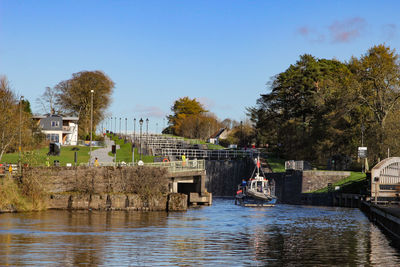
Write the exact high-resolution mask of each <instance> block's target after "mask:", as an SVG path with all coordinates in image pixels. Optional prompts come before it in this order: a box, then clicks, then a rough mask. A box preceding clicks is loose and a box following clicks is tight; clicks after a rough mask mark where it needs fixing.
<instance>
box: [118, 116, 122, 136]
mask: <svg viewBox="0 0 400 267" xmlns="http://www.w3.org/2000/svg"><path fill="white" fill-rule="evenodd" d="M121 134H122V132H121V118H119V131H118V135H121Z"/></svg>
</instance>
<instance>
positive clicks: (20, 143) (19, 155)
mask: <svg viewBox="0 0 400 267" xmlns="http://www.w3.org/2000/svg"><path fill="white" fill-rule="evenodd" d="M22 101H24V96H23V95H22V96H21V97H20V100H19V147H18V165H19V171H20V172H21V152H22V141H21V139H22Z"/></svg>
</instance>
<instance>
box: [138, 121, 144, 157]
mask: <svg viewBox="0 0 400 267" xmlns="http://www.w3.org/2000/svg"><path fill="white" fill-rule="evenodd" d="M139 125H140V136H139V138H140V153H139V154H140V160H142V125H143V119H142V118H140V121H139Z"/></svg>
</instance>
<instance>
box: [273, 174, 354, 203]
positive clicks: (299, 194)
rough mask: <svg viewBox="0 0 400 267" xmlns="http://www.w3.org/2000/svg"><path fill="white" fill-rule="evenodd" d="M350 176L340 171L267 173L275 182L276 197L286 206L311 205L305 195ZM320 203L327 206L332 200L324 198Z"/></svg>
mask: <svg viewBox="0 0 400 267" xmlns="http://www.w3.org/2000/svg"><path fill="white" fill-rule="evenodd" d="M349 175H350V172H338V171H287V172H283V173H266V176H267V178H269V179H271V180H274V182H275V195H276V196H277V197H278V201H279V202H280V203H286V204H310V201H309V200H307V201H306V202H305V201H304V193H307V192H310V191H314V190H318V189H322V188H325V187H326V186H328V183H332V184H333V183H336V182H337V181H340V180H341V179H344V178H346V177H348V176H349ZM327 196H328V195H327ZM327 200H328V201H327ZM320 202H321V205H325V204H326V203H331V202H332V199H331V198H329V199H326V198H322V199H321V200H320Z"/></svg>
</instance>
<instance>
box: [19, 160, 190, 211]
mask: <svg viewBox="0 0 400 267" xmlns="http://www.w3.org/2000/svg"><path fill="white" fill-rule="evenodd" d="M22 179H26V180H28V179H31V180H37V181H39V182H40V184H41V185H42V187H43V190H44V191H45V192H46V193H47V194H46V195H47V196H48V199H46V200H45V202H46V204H47V207H48V208H49V209H96V210H186V209H187V195H183V194H172V193H169V191H168V178H167V176H166V170H165V169H159V168H151V167H150V168H149V167H138V166H136V167H49V168H45V167H43V168H26V169H24V171H23V178H22Z"/></svg>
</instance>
